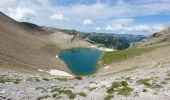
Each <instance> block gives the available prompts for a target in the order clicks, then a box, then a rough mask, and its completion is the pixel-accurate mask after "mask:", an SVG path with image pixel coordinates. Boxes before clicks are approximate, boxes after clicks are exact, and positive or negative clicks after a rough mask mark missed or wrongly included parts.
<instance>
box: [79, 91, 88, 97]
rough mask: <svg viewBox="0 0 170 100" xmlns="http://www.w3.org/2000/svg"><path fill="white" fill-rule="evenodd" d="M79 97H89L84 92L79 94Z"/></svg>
mask: <svg viewBox="0 0 170 100" xmlns="http://www.w3.org/2000/svg"><path fill="white" fill-rule="evenodd" d="M77 95H79V96H82V97H86V96H87V95H86V94H85V93H84V92H79V93H77Z"/></svg>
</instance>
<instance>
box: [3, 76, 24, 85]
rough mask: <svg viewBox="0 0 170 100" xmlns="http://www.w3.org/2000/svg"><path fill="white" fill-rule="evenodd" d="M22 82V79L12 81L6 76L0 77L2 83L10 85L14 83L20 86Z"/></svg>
mask: <svg viewBox="0 0 170 100" xmlns="http://www.w3.org/2000/svg"><path fill="white" fill-rule="evenodd" d="M21 81H22V80H21V79H10V78H7V77H5V76H0V83H9V82H12V83H14V84H19V83H20V82H21Z"/></svg>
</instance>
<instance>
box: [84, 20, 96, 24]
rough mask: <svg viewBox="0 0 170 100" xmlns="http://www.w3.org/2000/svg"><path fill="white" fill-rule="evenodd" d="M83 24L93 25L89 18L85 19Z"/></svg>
mask: <svg viewBox="0 0 170 100" xmlns="http://www.w3.org/2000/svg"><path fill="white" fill-rule="evenodd" d="M82 24H83V25H93V24H94V23H93V21H92V20H91V19H85V20H84V21H83V23H82Z"/></svg>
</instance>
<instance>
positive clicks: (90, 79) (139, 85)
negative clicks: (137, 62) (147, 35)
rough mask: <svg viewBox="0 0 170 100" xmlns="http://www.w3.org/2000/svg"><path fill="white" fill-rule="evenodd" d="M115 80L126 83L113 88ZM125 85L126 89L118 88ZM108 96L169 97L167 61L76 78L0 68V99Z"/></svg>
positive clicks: (95, 99)
mask: <svg viewBox="0 0 170 100" xmlns="http://www.w3.org/2000/svg"><path fill="white" fill-rule="evenodd" d="M116 82H117V83H125V84H126V85H123V84H121V85H120V86H117V87H114V85H113V84H115V83H116ZM126 87H128V88H126ZM111 88H112V89H113V88H114V90H115V91H112V90H111ZM124 88H126V90H121V89H124ZM109 89H110V90H111V91H109ZM111 98H112V99H114V100H124V99H126V100H170V63H164V64H163V65H162V66H161V67H159V66H157V67H152V68H148V69H143V70H141V69H138V70H133V71H124V72H120V73H116V74H108V75H103V76H94V75H93V76H86V77H75V78H66V77H55V76H49V75H30V74H20V73H17V72H14V71H4V72H3V71H2V69H1V72H0V100H56V99H60V100H69V99H75V100H103V99H105V100H110V99H111Z"/></svg>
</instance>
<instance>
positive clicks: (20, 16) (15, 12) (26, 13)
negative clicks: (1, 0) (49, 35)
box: [8, 7, 37, 21]
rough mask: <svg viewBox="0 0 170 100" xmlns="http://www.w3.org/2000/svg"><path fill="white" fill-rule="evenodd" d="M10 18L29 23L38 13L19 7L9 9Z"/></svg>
mask: <svg viewBox="0 0 170 100" xmlns="http://www.w3.org/2000/svg"><path fill="white" fill-rule="evenodd" d="M8 10H9V12H8V14H9V16H10V17H12V18H14V19H15V20H17V21H28V20H31V19H32V18H33V17H35V16H36V14H37V13H36V11H35V10H33V9H30V8H24V7H18V8H16V9H13V8H8Z"/></svg>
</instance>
